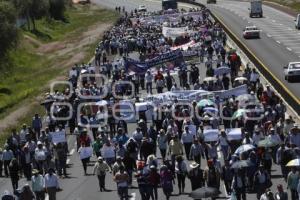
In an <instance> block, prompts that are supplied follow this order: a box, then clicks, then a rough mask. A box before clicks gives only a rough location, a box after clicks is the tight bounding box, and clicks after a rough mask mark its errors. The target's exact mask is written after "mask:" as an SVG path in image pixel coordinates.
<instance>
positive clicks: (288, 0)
mask: <svg viewBox="0 0 300 200" xmlns="http://www.w3.org/2000/svg"><path fill="white" fill-rule="evenodd" d="M266 2H274V3H277V4H279V5H283V6H286V7H287V8H289V9H291V10H293V11H294V12H299V10H300V2H299V1H298V0H267V1H266Z"/></svg>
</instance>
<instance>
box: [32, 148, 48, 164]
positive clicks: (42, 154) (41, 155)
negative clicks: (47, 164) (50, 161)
mask: <svg viewBox="0 0 300 200" xmlns="http://www.w3.org/2000/svg"><path fill="white" fill-rule="evenodd" d="M34 158H35V160H38V161H44V160H46V149H44V147H43V148H42V149H39V148H36V149H35V153H34Z"/></svg>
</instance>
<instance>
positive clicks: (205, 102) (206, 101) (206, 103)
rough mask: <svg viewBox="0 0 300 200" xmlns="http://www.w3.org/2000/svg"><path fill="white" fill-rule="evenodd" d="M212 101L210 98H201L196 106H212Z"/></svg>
mask: <svg viewBox="0 0 300 200" xmlns="http://www.w3.org/2000/svg"><path fill="white" fill-rule="evenodd" d="M213 105H214V102H213V101H212V100H210V99H202V100H200V101H199V102H198V103H197V106H198V107H206V106H213Z"/></svg>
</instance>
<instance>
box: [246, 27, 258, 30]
mask: <svg viewBox="0 0 300 200" xmlns="http://www.w3.org/2000/svg"><path fill="white" fill-rule="evenodd" d="M255 30H257V28H256V27H247V28H246V31H255Z"/></svg>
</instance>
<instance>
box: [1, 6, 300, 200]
mask: <svg viewBox="0 0 300 200" xmlns="http://www.w3.org/2000/svg"><path fill="white" fill-rule="evenodd" d="M93 1H94V2H96V3H98V4H100V5H103V6H107V7H110V8H115V6H117V5H118V6H125V8H126V10H131V9H134V8H136V7H138V5H140V4H143V5H146V6H147V8H148V9H150V10H158V9H160V7H161V3H160V2H159V1H153V0H148V1H141V0H113V1H112V0H93ZM220 4H221V3H220ZM221 5H225V3H224V4H221ZM221 5H219V6H221ZM181 6H182V5H181ZM213 9H214V10H220V13H221V14H224V15H225V16H227V18H224V20H228V21H227V22H229V20H234V21H232V22H231V24H233V26H234V27H235V29H234V31H237V32H238V31H239V27H243V25H245V24H244V22H243V20H242V18H241V19H237V18H236V17H235V14H234V13H233V14H230V13H229V11H227V10H226V9H223V8H220V7H218V6H215V7H214V8H213ZM232 9H235V7H232ZM273 12H275V11H273ZM265 15H266V16H268V13H267V11H266V9H265ZM264 20H265V19H264ZM260 28H262V27H260ZM264 41H265V42H264ZM267 41H269V42H267ZM260 43H261V44H260ZM256 45H266V46H265V50H263V49H261V50H259V47H256ZM249 46H250V47H251V48H252V46H253V48H255V49H258V52H264V53H262V54H258V55H259V56H267V55H268V54H271V52H273V53H274V52H275V53H277V54H275V55H274V57H270V58H272V59H269V60H270V61H272V62H273V63H274V62H276V60H277V61H278V60H281V59H285V60H287V59H288V58H293V57H294V56H295V55H293V53H292V52H290V51H288V50H286V49H285V47H283V46H281V45H278V44H276V42H274V41H273V39H272V38H269V37H266V36H265V35H264V36H263V37H262V39H261V41H249ZM260 47H261V46H260ZM268 51H270V52H269V53H268ZM282 52H283V53H282ZM285 54H286V55H288V56H289V57H286V55H285ZM296 57H297V56H296ZM281 63H282V61H281ZM199 69H200V74H201V75H202V78H204V77H203V76H204V74H205V67H204V66H203V65H202V66H200V67H199ZM281 69H282V68H280V69H278V73H279V71H280V70H281ZM281 75H282V72H281ZM295 89H296V88H295ZM298 92H299V93H300V91H299V90H298ZM128 128H129V133H131V132H133V130H134V129H135V128H136V125H135V124H129V125H128ZM68 143H69V151H70V154H71V155H70V156H69V157H68V161H67V162H68V164H69V165H70V168H68V170H67V172H68V174H69V176H70V178H66V179H61V180H60V185H61V188H62V189H63V191H62V192H59V193H58V195H57V199H58V200H87V199H88V200H96V199H109V200H117V199H118V195H117V192H116V184H115V183H114V182H113V180H112V175H111V174H107V177H106V187H107V189H109V190H111V191H110V192H100V191H99V186H98V180H97V178H96V176H92V175H89V176H84V175H83V168H82V165H81V162H80V159H79V155H78V153H77V152H76V140H75V136H68ZM219 156H220V160H221V161H222V160H223V158H222V157H221V154H219ZM158 157H160V155H158ZM95 159H96V158H95V157H93V158H92V161H93V160H95ZM204 163H205V162H204V161H202V168H204V167H205V166H204ZM92 164H93V163H92ZM272 170H273V171H272V181H273V186H272V191H273V192H275V191H276V186H277V184H283V185H284V187H285V188H286V184H285V182H284V180H283V179H282V178H281V176H280V175H279V174H280V168H279V167H278V166H277V165H273V168H272ZM88 173H90V174H91V173H92V167H91V166H90V167H89V168H88ZM25 182H26V181H25V180H24V179H22V180H21V181H20V185H23V184H24V183H25ZM133 185H134V186H137V183H136V181H134V182H133ZM11 188H12V186H11V183H10V180H9V179H7V178H1V179H0V194H1V193H3V191H4V190H5V189H9V190H11ZM220 190H221V192H222V194H221V195H220V197H221V198H222V199H226V197H227V194H226V193H225V190H224V186H223V185H222V184H221V187H220ZM185 192H186V193H189V192H191V186H190V182H189V180H188V179H186V189H185ZM129 193H130V194H131V195H132V197H131V198H130V199H131V200H139V199H141V198H140V195H139V192H138V188H134V189H130V190H129ZM174 194H175V195H174V196H172V197H171V199H174V200H179V199H181V200H188V199H191V198H190V197H188V194H185V195H180V196H178V195H176V194H178V190H177V185H174ZM163 199H165V197H164V195H163V193H162V191H161V190H159V200H163ZM247 199H250V200H254V199H256V195H255V194H247Z"/></svg>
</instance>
